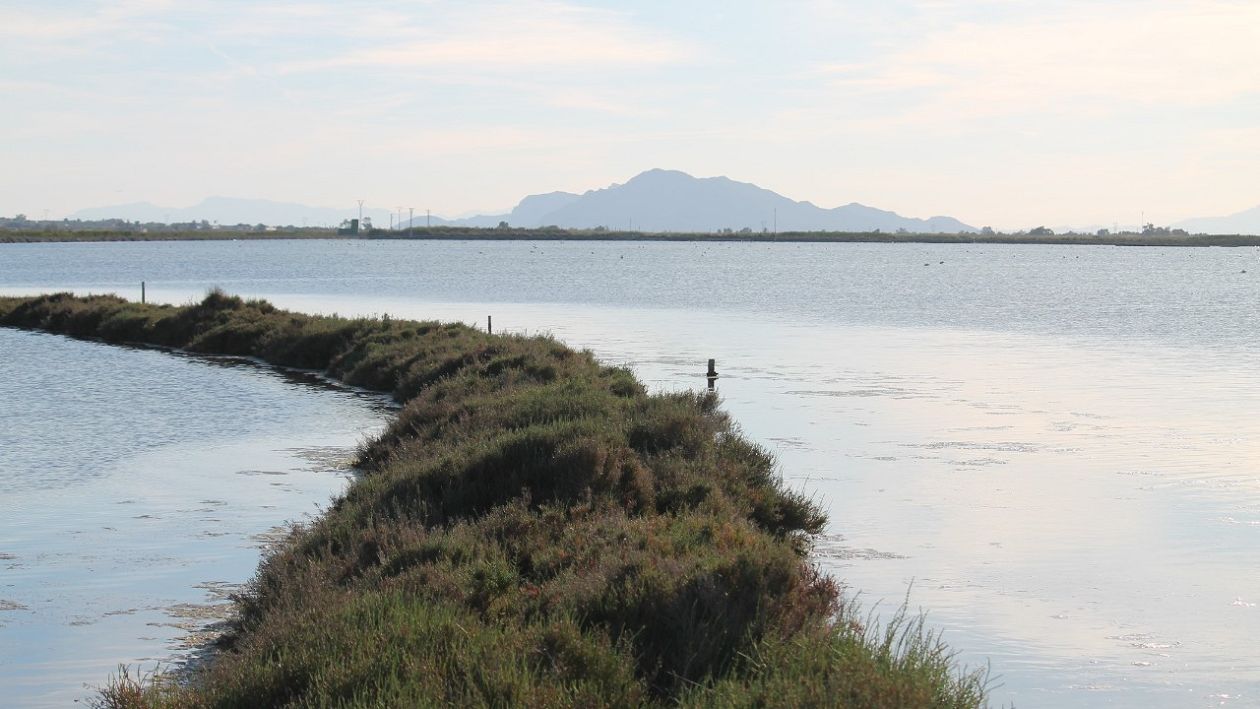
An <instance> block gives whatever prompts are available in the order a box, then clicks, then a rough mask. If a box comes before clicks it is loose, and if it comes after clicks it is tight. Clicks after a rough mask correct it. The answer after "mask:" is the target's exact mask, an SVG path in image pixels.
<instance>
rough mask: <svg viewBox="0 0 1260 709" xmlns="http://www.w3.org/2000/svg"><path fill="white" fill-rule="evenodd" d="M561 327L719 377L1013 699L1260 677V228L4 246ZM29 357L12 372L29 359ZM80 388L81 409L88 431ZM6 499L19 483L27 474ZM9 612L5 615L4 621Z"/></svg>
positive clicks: (54, 267) (876, 584) (133, 274)
mask: <svg viewBox="0 0 1260 709" xmlns="http://www.w3.org/2000/svg"><path fill="white" fill-rule="evenodd" d="M141 280H145V281H147V282H148V288H149V295H150V297H151V298H157V299H163V300H168V301H173V302H183V301H186V300H188V299H190V298H194V297H198V296H199V295H200V294H202V293H203V292H204V290H205V289H206V288H208V287H211V286H215V285H218V286H222V287H224V288H225V289H227V290H229V291H232V292H236V293H240V294H243V295H248V296H264V297H268V298H270V299H272V300H274V301H275V302H277V303H279V304H281V305H283V306H286V307H292V308H297V309H302V310H307V311H320V312H340V313H343V314H375V313H386V312H387V313H390V314H391V315H396V316H404V317H435V318H441V319H459V320H465V321H470V322H484V318H485V316H486V315H493V316H494V322H495V328H496V330H500V329H510V330H515V331H528V332H551V333H553V334H555V335H557V336H558V337H561V338H562V339H564V340H565V341H567V342H569V343H570V344H573V345H576V346H579V347H590V348H591V349H593V350H595V351H596V352H597V353H599V354H600V356H601V357H603V358H604V359H605V360H607V361H610V362H616V363H629V364H631V365H632V366H634V367H635V369H636V371H638V373H639V374H640V376H641V377H643V378H644V379H645V380H646V381H647V382H648V383H649V384H650V385H651V386H652V387H654V388H655V389H657V390H665V389H675V388H680V387H702V386H704V379H703V376H702V375H703V368H704V360H705V359H707V358H709V357H715V358H717V360H718V368H719V370H720V371H721V372H722V375H723V376H722V378H721V379H719V380H718V389H719V391H720V393H721V394H722V396H723V397H724V399H725V401H726V406H727V408H728V409H729V410H730V411H731V412H732V413H733V414H734V415H735V417H736V419H737V420H739V421H740V422H741V424H742V425H743V427H744V429H745V432H746V433H747V434H748V435H749V436H751V437H752V438H754V439H755V440H757V441H759V442H761V443H763V444H764V445H766V446H768V447H770V448H771V449H773V450H774V451H775V452H776V453H777V455H778V456H779V459H780V461H781V463H782V468H783V474H784V476H785V477H786V478H787V479H788V481H789V482H790V483H791V484H792V485H795V486H797V487H799V488H800V489H803V490H806V491H808V492H809V493H810V494H811V495H813V496H815V498H816V499H817V500H818V501H819V502H820V503H821V504H823V505H824V506H825V507H826V508H827V509H828V510H829V512H830V515H831V523H830V527H829V530H828V533H827V535H826V536H825V537H824V538H822V539H820V540H819V543H818V548H817V552H816V557H817V559H818V561H819V563H820V564H822V565H823V566H825V567H826V568H828V569H830V570H833V571H834V572H835V573H836V575H837V576H838V577H840V578H841V579H843V580H845V581H846V582H847V583H848V584H849V585H850V587H851V588H852V589H853V590H854V591H859V590H860V591H861V599H862V602H863V603H864V604H865V605H867V606H877V607H879V608H885V609H889V608H891V607H893V606H896V605H898V604H900V603H901V602H902V600H903V599H905V598H907V594H908V597H909V602H910V604H911V606H912V607H914V608H922V609H924V610H925V611H927V612H928V618H929V621H930V622H931V623H932V624H933V625H934V626H935V627H937V628H939V629H942V630H943V631H944V633H945V637H946V639H947V640H948V641H950V643H951V644H952V645H953V646H954V647H956V648H958V649H959V650H960V651H961V654H960V658H961V659H962V660H963V661H966V662H968V663H970V664H973V665H975V664H979V665H983V664H985V663H986V662H988V663H990V664H991V667H992V672H993V675H994V676H995V678H996V680H995V681H996V682H997V683H1000V685H1001V686H998V687H996V688H995V689H994V691H993V696H994V699H995V700H996V701H997V703H1003V702H1011V701H1014V702H1017V704H1018V706H1020V707H1057V706H1087V707H1088V706H1117V707H1148V706H1165V707H1185V706H1191V707H1194V706H1221V705H1225V706H1255V705H1258V704H1260V651H1257V650H1256V649H1255V648H1256V646H1257V642H1256V641H1257V635H1258V634H1260V606H1257V605H1256V604H1257V603H1260V335H1258V334H1257V330H1256V327H1255V323H1256V322H1257V320H1256V316H1257V314H1260V251H1258V250H1256V249H1233V250H1227V249H1137V248H1131V249H1125V248H1117V247H1053V246H1005V247H1001V246H985V247H976V246H967V245H878V244H784V245H769V244H654V243H626V244H590V243H429V242H395V243H380V242H360V241H344V242H289V243H264V242H227V243H221V242H219V243H211V242H206V243H118V244H57V245H7V246H3V247H0V288H2V289H3V290H4V291H5V292H10V293H27V292H38V291H45V290H50V289H67V288H68V289H74V290H78V291H94V292H101V291H113V292H119V293H123V294H125V295H129V296H131V297H136V296H138V291H139V282H140V281H141ZM10 371H14V370H12V369H11V370H10ZM83 418H84V416H83V414H82V412H78V411H76V413H75V415H73V416H72V418H71V419H70V420H69V421H67V422H66V423H65V427H66V430H70V431H75V434H74V437H76V438H77V437H78V435H79V434H78V433H77V431H80V430H82V431H85V434H84V435H87V436H90V435H93V434H92V433H91V432H90V431H88V430H87V429H84V428H81V427H80V425H81V422H82V419H83ZM5 499H6V501H7V499H8V498H7V497H6V498H5ZM5 632H9V630H8V629H7V628H0V633H5Z"/></svg>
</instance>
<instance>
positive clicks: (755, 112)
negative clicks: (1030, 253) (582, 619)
mask: <svg viewBox="0 0 1260 709" xmlns="http://www.w3.org/2000/svg"><path fill="white" fill-rule="evenodd" d="M0 40H3V41H0V66H3V69H0V86H3V87H4V89H5V91H6V94H7V95H9V96H11V97H14V100H12V101H10V102H9V106H7V108H8V110H6V111H5V112H4V113H3V114H2V115H0V131H3V135H5V136H6V139H5V156H6V167H7V169H6V170H5V171H4V175H3V177H0V215H5V214H9V215H11V214H16V213H26V214H28V215H29V216H31V217H32V218H39V217H42V216H43V215H44V214H45V212H46V213H47V215H48V216H49V217H52V218H58V217H61V216H66V215H68V214H70V213H73V212H75V211H77V210H79V209H83V208H86V207H95V206H102V205H109V204H123V203H129V202H152V203H156V204H163V205H172V206H178V205H189V204H194V203H196V202H198V201H199V200H201V199H203V198H205V197H207V196H210V195H222V194H230V195H239V196H251V197H258V198H266V199H271V200H277V201H288V202H300V203H305V204H313V205H327V206H333V205H348V204H354V200H355V199H358V198H363V199H367V200H368V201H369V203H371V204H374V205H375V206H378V207H386V208H393V207H395V206H399V205H405V206H414V207H415V208H416V209H417V211H419V212H422V211H423V210H424V209H431V210H432V212H433V213H434V214H442V215H447V216H457V215H464V214H470V213H487V214H489V213H496V212H501V211H503V208H504V207H508V206H510V205H513V204H516V203H517V201H518V200H520V198H521V197H523V196H525V195H528V194H534V193H538V192H546V191H551V190H564V191H570V192H576V193H582V192H584V191H586V190H588V189H593V188H598V187H602V186H607V185H609V184H612V183H616V182H620V181H624V180H625V179H626V178H627V177H628V176H631V175H635V174H638V173H640V172H642V171H644V170H648V169H650V168H655V167H668V168H676V169H680V170H684V171H686V172H688V173H690V174H693V175H697V176H716V175H723V176H727V177H729V178H731V179H733V180H737V181H743V182H750V183H754V184H757V185H759V186H761V187H764V188H766V189H769V190H773V191H775V192H777V193H779V194H782V195H788V196H790V197H791V198H793V199H797V200H807V201H810V202H813V203H814V204H817V205H819V206H823V207H835V206H839V205H844V204H848V203H851V202H858V203H861V204H865V205H871V206H874V207H878V208H880V209H884V210H891V211H895V212H897V213H899V214H901V215H905V216H912V217H928V216H931V215H949V216H952V217H955V218H957V219H959V220H961V221H963V222H966V223H968V224H973V225H991V226H993V227H995V228H999V229H1021V228H1028V227H1030V226H1034V225H1037V224H1051V225H1065V224H1070V225H1082V226H1084V225H1095V224H1097V225H1104V226H1110V225H1111V224H1113V223H1116V222H1118V223H1120V224H1134V223H1137V222H1138V221H1139V219H1140V218H1142V217H1145V219H1146V220H1149V221H1153V222H1155V223H1157V224H1169V223H1176V222H1179V221H1181V220H1184V219H1189V218H1194V217H1210V216H1220V215H1227V214H1234V213H1237V212H1240V211H1242V210H1246V209H1248V208H1251V207H1254V206H1256V205H1257V204H1260V190H1257V189H1256V188H1255V185H1257V184H1260V128H1257V126H1258V125H1260V123H1258V122H1257V118H1260V82H1257V81H1256V80H1255V72H1254V67H1255V66H1257V65H1260V5H1256V4H1254V3H1243V2H1235V1H1231V0H1198V1H1195V2H1189V1H1187V0H1153V1H1150V2H1135V1H1131V0H1124V1H1116V2H1083V1H1081V0H1067V1H1065V2H1059V3H1053V4H1047V3H1035V2H1031V1H1028V0H1014V1H1011V2H996V1H994V0H973V1H971V2H967V1H963V0H959V1H945V0H893V1H891V2H885V3H878V4H874V3H869V2H855V1H826V0H802V1H801V2H793V3H787V4H784V3H750V2H743V3H739V2H737V3H730V2H727V3H715V2H700V3H690V4H687V5H685V6H678V5H676V4H672V3H665V2H655V1H653V2H635V3H611V2H550V1H546V2H544V1H534V0H526V1H525V2H515V3H510V4H508V3H482V2H470V3H449V2H432V3H425V4H423V5H413V4H407V3H396V2H370V3H363V4H355V5H354V6H344V5H342V4H338V3H331V2H281V1H273V0H267V1H264V2H255V3H245V2H209V1H208V0H183V1H179V2H169V1H163V0H128V1H126V2H113V3H104V2H86V1H74V2H64V3H57V4H56V6H55V7H53V6H49V5H48V4H46V3H35V2H27V1H19V2H17V3H11V4H8V5H6V6H5V7H3V8H0Z"/></svg>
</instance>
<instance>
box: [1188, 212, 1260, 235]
mask: <svg viewBox="0 0 1260 709" xmlns="http://www.w3.org/2000/svg"><path fill="white" fill-rule="evenodd" d="M1173 226H1174V227H1175V228H1178V229H1185V230H1186V231H1188V232H1190V233H1191V234H1257V235H1260V207H1253V208H1251V209H1248V210H1246V211H1243V212H1238V213H1237V214H1231V215H1229V216H1227V217H1200V218H1198V219H1187V220H1185V221H1181V222H1177V223H1176V224H1174V225H1173Z"/></svg>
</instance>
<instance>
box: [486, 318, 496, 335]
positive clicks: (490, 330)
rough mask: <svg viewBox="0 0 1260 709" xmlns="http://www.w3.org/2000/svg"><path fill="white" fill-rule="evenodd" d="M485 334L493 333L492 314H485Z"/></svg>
mask: <svg viewBox="0 0 1260 709" xmlns="http://www.w3.org/2000/svg"><path fill="white" fill-rule="evenodd" d="M486 334H487V335H493V334H494V316H493V315H487V316H486Z"/></svg>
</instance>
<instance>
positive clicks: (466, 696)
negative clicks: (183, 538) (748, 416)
mask: <svg viewBox="0 0 1260 709" xmlns="http://www.w3.org/2000/svg"><path fill="white" fill-rule="evenodd" d="M0 325H5V326H11V327H22V328H34V329H42V330H47V331H51V332H59V333H65V334H68V335H73V336H76V337H90V338H99V339H102V340H105V341H108V342H116V343H146V344H152V345H162V346H167V347H177V348H182V349H186V350H189V351H192V352H203V353H214V354H230V355H243V356H250V357H257V358H260V359H263V360H265V361H267V362H271V363H274V364H277V365H284V366H293V367H303V368H309V369H317V370H322V371H325V372H327V373H328V374H329V375H331V376H333V377H336V378H338V379H340V380H342V381H344V382H346V383H348V384H352V385H356V386H362V387H366V388H371V389H375V390H379V391H385V392H390V393H392V394H393V396H394V397H395V398H396V399H397V400H398V401H399V402H400V404H402V408H401V410H400V412H399V414H398V416H397V417H396V419H395V420H393V422H392V423H391V424H390V425H389V427H388V428H387V430H386V431H385V432H384V433H382V434H381V435H380V436H379V437H378V438H377V439H375V440H373V441H371V442H369V443H367V444H365V445H364V446H363V447H362V450H361V451H360V456H359V457H360V461H359V463H360V467H361V468H362V471H363V475H362V476H361V477H360V478H358V479H357V480H356V481H355V482H354V483H353V484H352V485H351V486H350V487H349V489H348V490H347V491H346V493H345V495H344V496H343V497H342V498H340V499H339V500H337V501H336V503H335V504H334V505H333V506H332V507H331V509H329V510H328V511H327V512H326V513H325V514H324V515H323V516H322V517H320V518H319V519H317V520H316V521H314V522H312V523H311V524H310V525H308V526H306V527H303V528H301V529H298V530H295V532H294V533H293V534H292V535H291V537H290V538H289V539H288V541H287V542H286V543H285V544H284V545H283V546H282V547H281V548H280V549H279V550H278V551H276V552H274V553H273V554H271V555H270V556H268V557H267V558H266V559H264V561H263V562H262V564H261V566H260V568H259V571H258V573H257V575H256V576H255V578H254V579H253V580H252V582H251V583H250V585H249V587H248V590H247V592H246V593H244V594H243V595H242V597H241V598H240V599H239V605H240V611H241V612H240V619H239V622H238V624H237V627H236V628H235V629H234V631H233V632H232V633H231V634H230V635H229V636H228V637H227V638H226V639H225V641H224V649H223V651H222V652H221V654H220V655H219V656H218V657H217V659H216V660H215V661H214V662H213V663H211V664H210V665H209V666H208V667H207V668H205V669H203V670H201V671H200V672H198V673H197V674H196V675H195V676H194V677H192V679H191V680H190V681H189V682H186V683H183V684H176V683H170V682H140V681H137V680H136V679H135V678H134V677H128V676H125V675H121V676H120V677H118V678H116V679H115V681H114V682H113V683H112V684H111V685H110V686H108V687H107V688H106V689H105V690H103V691H102V693H101V694H100V696H99V698H98V703H99V704H100V705H101V706H107V707H258V706H296V707H317V706H318V707H330V706H344V707H357V706H363V707H366V706H373V707H378V706H388V707H394V706H398V707H410V706H438V705H442V706H445V705H458V706H667V705H675V704H679V705H684V706H713V707H719V706H720V707H728V706H849V707H928V706H935V707H973V706H978V705H982V704H983V702H984V686H983V684H984V678H983V676H982V675H981V674H978V673H971V674H960V673H959V671H958V670H957V668H955V667H954V666H953V663H952V660H951V655H950V654H949V651H948V650H947V648H946V647H945V646H944V645H943V644H941V643H940V642H938V640H937V638H935V637H934V636H932V635H930V634H928V633H925V631H924V629H923V628H922V626H921V625H920V624H915V623H905V622H895V623H892V624H891V625H890V629H889V630H888V631H887V635H876V634H875V631H874V630H872V629H870V628H867V627H866V625H865V624H864V623H862V622H860V621H859V620H858V619H857V618H855V617H854V613H853V611H852V609H851V608H848V607H846V606H845V605H844V604H843V603H842V602H841V598H840V595H839V591H838V588H837V586H836V583H835V581H834V580H832V579H831V578H830V577H827V576H825V575H822V574H820V573H819V572H817V571H816V569H815V568H814V567H813V566H812V565H811V564H810V563H809V561H808V558H807V553H808V549H809V543H810V542H809V539H810V535H811V534H813V533H816V532H818V531H820V530H821V529H822V528H823V525H824V523H825V519H824V517H823V515H822V514H821V512H820V511H819V510H818V509H817V507H816V506H814V505H813V504H812V503H811V502H810V501H809V500H807V499H805V498H803V497H802V496H801V495H800V494H799V493H796V492H793V491H790V490H788V489H786V488H785V487H784V486H783V485H782V484H781V482H780V481H779V479H778V477H777V475H776V472H775V464H774V461H773V458H772V457H771V456H770V455H769V453H767V452H766V451H765V450H763V449H761V448H760V447H758V446H756V445H755V444H753V443H751V442H749V441H748V440H747V439H745V438H743V437H742V436H740V435H739V434H738V433H737V432H736V431H735V430H734V428H733V427H732V424H731V422H730V421H729V420H728V418H727V417H726V415H725V414H724V413H723V412H722V411H721V410H720V409H719V408H718V402H717V400H716V398H715V397H714V396H713V395H712V394H703V393H701V394H692V393H685V394H668V395H649V394H647V393H646V392H645V391H644V388H643V386H642V385H641V384H640V383H639V382H638V381H637V380H636V379H635V377H634V376H633V375H632V374H631V373H630V372H629V371H627V370H625V369H622V368H615V367H607V366H603V365H600V364H599V363H598V362H597V361H596V360H595V358H594V356H593V355H592V354H591V353H590V352H577V351H574V350H572V349H569V348H567V347H565V346H564V345H562V344H561V343H559V342H556V341H555V340H552V339H549V338H545V337H522V336H515V335H495V336H491V335H488V334H486V333H484V332H481V331H478V330H475V329H473V328H469V327H467V326H464V325H457V324H440V323H436V322H413V321H402V320H390V319H372V318H360V319H345V318H337V317H319V316H310V315H302V314H297V313H290V312H285V311H281V310H277V309H276V308H274V307H273V306H271V305H270V304H268V303H265V302H261V301H244V300H242V299H241V298H238V297H234V296H229V295H226V294H224V293H222V292H220V291H214V292H211V293H210V294H209V295H208V296H207V297H206V298H205V299H204V300H203V301H201V302H200V303H197V304H194V305H190V306H185V307H174V306H163V305H141V304H138V303H133V302H128V301H126V300H123V299H121V298H117V297H114V296H92V297H84V298H79V297H74V296H71V295H69V294H55V295H50V296H41V297H35V298H0Z"/></svg>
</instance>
